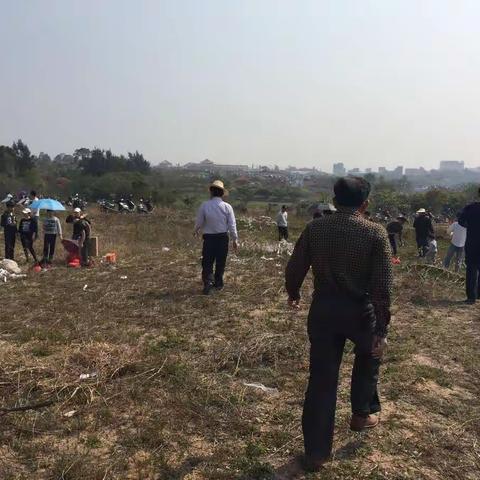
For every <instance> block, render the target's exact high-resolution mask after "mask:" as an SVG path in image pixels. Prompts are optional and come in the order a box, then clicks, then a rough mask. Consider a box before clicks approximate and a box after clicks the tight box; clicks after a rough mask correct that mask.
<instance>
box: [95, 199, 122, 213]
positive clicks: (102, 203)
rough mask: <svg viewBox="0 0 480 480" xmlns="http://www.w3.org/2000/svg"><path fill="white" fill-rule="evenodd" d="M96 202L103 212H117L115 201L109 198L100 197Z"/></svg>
mask: <svg viewBox="0 0 480 480" xmlns="http://www.w3.org/2000/svg"><path fill="white" fill-rule="evenodd" d="M97 204H98V206H99V207H100V209H101V210H103V211H104V212H114V213H117V212H118V209H117V204H116V203H115V202H112V201H111V200H105V199H101V200H98V201H97Z"/></svg>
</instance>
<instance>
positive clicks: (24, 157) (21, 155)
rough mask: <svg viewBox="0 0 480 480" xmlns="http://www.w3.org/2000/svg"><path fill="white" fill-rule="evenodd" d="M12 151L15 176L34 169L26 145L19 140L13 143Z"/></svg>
mask: <svg viewBox="0 0 480 480" xmlns="http://www.w3.org/2000/svg"><path fill="white" fill-rule="evenodd" d="M12 150H13V151H14V153H15V160H16V161H15V173H16V174H17V175H24V174H25V173H27V172H28V171H29V170H31V169H32V168H34V166H35V163H34V160H33V157H32V154H31V153H30V149H29V148H28V146H27V144H25V143H23V142H22V140H20V139H19V140H17V141H16V142H14V143H13V145H12Z"/></svg>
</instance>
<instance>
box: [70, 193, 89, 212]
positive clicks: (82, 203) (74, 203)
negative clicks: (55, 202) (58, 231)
mask: <svg viewBox="0 0 480 480" xmlns="http://www.w3.org/2000/svg"><path fill="white" fill-rule="evenodd" d="M67 206H69V207H72V208H80V209H81V210H85V209H86V208H87V202H86V200H84V199H83V198H81V197H80V195H79V194H78V193H76V194H75V195H73V196H70V197H68V200H67Z"/></svg>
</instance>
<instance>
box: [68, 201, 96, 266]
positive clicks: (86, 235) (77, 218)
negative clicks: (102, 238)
mask: <svg viewBox="0 0 480 480" xmlns="http://www.w3.org/2000/svg"><path fill="white" fill-rule="evenodd" d="M72 223H73V235H72V239H73V240H76V241H77V242H78V248H79V250H80V257H81V261H82V266H83V267H87V266H88V265H89V250H88V244H89V241H90V230H91V227H90V222H89V221H88V220H87V219H86V217H85V215H83V214H82V210H81V209H80V208H75V209H74V210H73V218H72Z"/></svg>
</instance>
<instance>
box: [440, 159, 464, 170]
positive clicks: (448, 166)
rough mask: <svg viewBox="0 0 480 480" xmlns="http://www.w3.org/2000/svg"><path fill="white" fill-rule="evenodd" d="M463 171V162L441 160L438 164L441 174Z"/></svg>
mask: <svg viewBox="0 0 480 480" xmlns="http://www.w3.org/2000/svg"><path fill="white" fill-rule="evenodd" d="M464 170H465V162H459V161H457V160H443V161H442V162H440V171H441V172H463V171H464Z"/></svg>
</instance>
